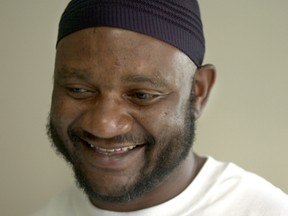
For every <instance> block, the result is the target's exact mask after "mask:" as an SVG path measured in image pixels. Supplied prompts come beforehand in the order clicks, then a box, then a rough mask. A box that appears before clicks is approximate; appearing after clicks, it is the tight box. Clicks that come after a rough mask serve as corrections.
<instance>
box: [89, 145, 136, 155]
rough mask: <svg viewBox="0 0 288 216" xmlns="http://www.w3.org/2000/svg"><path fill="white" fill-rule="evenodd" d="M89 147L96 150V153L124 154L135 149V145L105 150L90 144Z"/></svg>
mask: <svg viewBox="0 0 288 216" xmlns="http://www.w3.org/2000/svg"><path fill="white" fill-rule="evenodd" d="M89 145H90V147H91V148H96V149H97V150H98V151H101V152H104V153H114V152H126V151H129V150H132V149H134V148H135V147H136V145H133V146H128V147H123V148H115V149H105V148H100V147H97V146H94V145H92V144H89Z"/></svg>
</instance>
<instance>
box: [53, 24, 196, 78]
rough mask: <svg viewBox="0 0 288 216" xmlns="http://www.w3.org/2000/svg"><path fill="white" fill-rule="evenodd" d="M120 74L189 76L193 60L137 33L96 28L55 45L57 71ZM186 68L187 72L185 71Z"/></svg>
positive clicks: (192, 69)
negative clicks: (62, 69) (76, 70)
mask: <svg viewBox="0 0 288 216" xmlns="http://www.w3.org/2000/svg"><path fill="white" fill-rule="evenodd" d="M63 67H65V68H72V69H81V70H83V71H84V70H85V71H91V70H94V69H95V68H97V70H98V71H102V72H111V73H113V72H114V73H116V72H117V74H119V75H120V74H121V73H125V72H128V71H130V72H131V71H133V72H134V73H137V72H141V73H157V74H162V75H163V76H171V75H172V74H173V75H176V72H177V73H178V74H179V75H181V76H191V75H192V74H193V71H194V70H195V69H196V66H195V65H194V63H193V62H192V61H191V60H190V59H189V58H188V57H187V56H186V55H185V54H184V53H183V52H181V51H180V50H178V49H177V48H175V47H173V46H171V45H169V44H167V43H165V42H163V41H160V40H157V39H155V38H152V37H150V36H146V35H143V34H140V33H136V32H132V31H128V30H123V29H117V28H111V27H97V28H89V29H84V30H81V31H78V32H75V33H73V34H71V35H69V36H67V37H65V38H64V39H62V40H61V41H60V43H59V44H58V47H57V55H56V68H55V69H56V70H55V71H56V72H57V71H58V70H59V69H60V68H63ZM188 71H189V72H188Z"/></svg>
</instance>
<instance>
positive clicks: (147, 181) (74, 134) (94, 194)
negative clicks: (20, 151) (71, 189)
mask: <svg viewBox="0 0 288 216" xmlns="http://www.w3.org/2000/svg"><path fill="white" fill-rule="evenodd" d="M193 112H194V95H193V94H191V96H190V99H189V101H188V103H187V106H186V110H185V121H184V125H183V128H181V129H180V130H177V131H173V132H172V133H165V132H164V133H163V134H161V135H159V137H160V138H159V139H158V140H157V141H156V138H154V137H153V136H152V135H150V134H146V135H144V136H143V137H137V136H133V135H122V136H118V137H114V138H113V141H114V142H117V141H118V142H120V141H122V142H125V141H129V142H132V143H133V142H135V141H136V140H144V141H145V154H146V155H148V154H149V152H151V151H153V146H154V145H161V146H163V148H162V150H161V152H160V153H158V154H157V155H156V157H154V158H157V159H156V163H155V164H156V165H155V166H154V167H153V169H152V170H151V169H150V168H149V165H150V163H149V161H148V163H146V164H145V165H144V166H143V167H142V168H141V170H140V172H139V174H138V176H137V179H136V180H135V181H134V182H133V184H131V185H129V186H128V187H127V186H126V185H123V187H120V188H118V191H117V192H114V193H113V194H112V193H111V194H103V193H100V192H99V190H98V189H97V187H96V186H95V185H94V184H93V181H92V180H90V179H89V177H88V176H89V175H88V173H86V172H85V170H84V169H83V165H82V162H81V160H80V159H79V156H78V155H77V147H76V146H77V143H78V144H79V137H80V134H81V136H91V134H87V133H86V132H84V131H76V130H74V129H73V128H70V127H68V129H67V134H68V137H69V141H65V140H63V139H62V137H61V136H60V134H59V133H58V131H57V125H55V124H54V122H53V121H52V118H51V116H50V118H49V121H48V124H47V135H48V137H49V138H50V140H51V142H52V145H53V147H54V149H55V150H56V152H57V153H59V154H60V155H62V156H63V157H64V159H65V160H66V161H67V162H68V163H70V165H71V166H72V169H73V171H74V175H75V179H76V182H77V185H78V186H79V187H80V188H82V189H83V190H84V192H85V193H86V195H88V197H89V198H91V199H95V200H99V201H104V202H111V203H128V202H129V201H132V200H134V199H136V198H139V197H141V196H142V195H143V194H145V193H146V192H149V191H152V190H153V189H154V188H156V187H157V186H158V185H159V184H161V182H162V181H164V180H165V177H167V176H168V175H169V174H170V173H171V172H172V171H173V170H174V169H175V168H177V167H178V166H179V165H180V164H181V162H182V161H183V160H185V159H186V157H187V156H188V154H189V153H190V151H191V148H192V145H193V142H194V138H195V117H194V114H193ZM92 136H93V135H92ZM67 142H72V143H73V146H74V147H75V150H76V151H72V152H71V151H70V150H69V149H68V147H67V144H66V143H67ZM135 143H136V142H135ZM153 163H154V162H153Z"/></svg>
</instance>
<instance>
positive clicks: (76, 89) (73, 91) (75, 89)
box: [68, 88, 88, 94]
mask: <svg viewBox="0 0 288 216" xmlns="http://www.w3.org/2000/svg"><path fill="white" fill-rule="evenodd" d="M68 90H69V92H71V93H76V94H77V93H85V92H88V91H87V90H86V89H83V88H68Z"/></svg>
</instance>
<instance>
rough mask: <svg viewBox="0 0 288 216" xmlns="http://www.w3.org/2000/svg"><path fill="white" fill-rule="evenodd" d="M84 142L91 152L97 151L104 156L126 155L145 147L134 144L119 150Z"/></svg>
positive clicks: (118, 148)
mask: <svg viewBox="0 0 288 216" xmlns="http://www.w3.org/2000/svg"><path fill="white" fill-rule="evenodd" d="M82 141H83V142H84V144H85V145H86V147H88V149H89V150H93V151H96V152H98V153H100V154H104V155H115V154H124V153H127V152H130V151H132V150H134V149H136V148H140V147H143V146H144V145H145V144H133V145H129V146H123V147H117V148H102V147H99V146H96V145H93V144H91V143H88V142H86V141H84V140H82Z"/></svg>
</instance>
